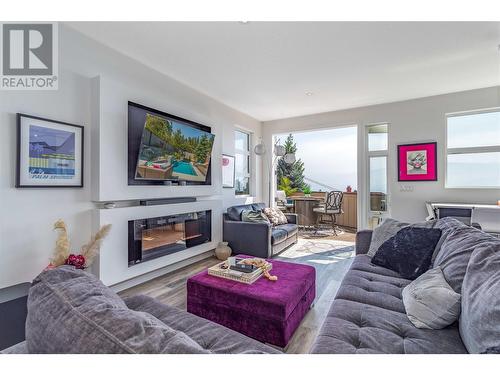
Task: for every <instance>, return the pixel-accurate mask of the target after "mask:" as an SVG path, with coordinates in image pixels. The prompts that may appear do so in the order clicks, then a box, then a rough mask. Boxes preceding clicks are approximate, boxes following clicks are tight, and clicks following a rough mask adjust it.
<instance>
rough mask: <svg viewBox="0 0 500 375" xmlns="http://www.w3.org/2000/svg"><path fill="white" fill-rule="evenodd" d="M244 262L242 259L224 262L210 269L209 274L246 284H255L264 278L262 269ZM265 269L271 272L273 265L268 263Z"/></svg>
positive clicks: (231, 259) (230, 259)
mask: <svg viewBox="0 0 500 375" xmlns="http://www.w3.org/2000/svg"><path fill="white" fill-rule="evenodd" d="M242 261H243V259H241V258H229V259H228V260H226V261H224V262H221V263H219V264H216V265H215V266H212V267H210V268H209V269H208V274H209V275H212V276H217V277H222V278H224V279H229V280H234V281H238V282H240V283H244V284H253V283H254V282H255V281H257V280H258V279H259V278H260V277H261V276H262V273H263V270H262V268H260V267H255V266H250V265H245V264H243V263H242ZM265 267H266V270H267V271H270V270H271V269H272V268H273V265H272V264H271V263H269V262H266V266H265Z"/></svg>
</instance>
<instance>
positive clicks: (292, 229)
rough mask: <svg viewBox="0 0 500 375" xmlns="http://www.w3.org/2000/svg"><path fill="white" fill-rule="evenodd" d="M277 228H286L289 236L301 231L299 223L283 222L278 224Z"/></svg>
mask: <svg viewBox="0 0 500 375" xmlns="http://www.w3.org/2000/svg"><path fill="white" fill-rule="evenodd" d="M275 228H276V229H281V230H284V231H285V232H286V234H287V237H290V236H293V235H294V234H295V233H297V232H298V231H299V227H298V225H297V224H281V225H277V226H276V227H275Z"/></svg>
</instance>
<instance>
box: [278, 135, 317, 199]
mask: <svg viewBox="0 0 500 375" xmlns="http://www.w3.org/2000/svg"><path fill="white" fill-rule="evenodd" d="M284 146H285V151H286V153H287V154H295V153H296V152H297V144H296V143H295V140H294V139H293V134H288V137H287V138H286V141H285V144H284ZM276 174H277V185H278V186H280V185H281V183H282V179H283V177H285V178H288V179H289V181H290V184H289V186H290V188H292V189H297V190H300V191H302V190H303V189H307V187H309V185H308V184H306V183H305V182H304V162H303V161H302V160H300V159H298V160H296V161H295V162H294V163H292V164H287V163H285V160H284V159H283V157H280V158H279V159H278V166H277V168H276Z"/></svg>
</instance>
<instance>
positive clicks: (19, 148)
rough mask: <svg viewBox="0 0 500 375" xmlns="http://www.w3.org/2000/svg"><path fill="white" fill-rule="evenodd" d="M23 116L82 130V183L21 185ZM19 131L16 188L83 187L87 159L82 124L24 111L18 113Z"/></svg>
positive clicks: (17, 133)
mask: <svg viewBox="0 0 500 375" xmlns="http://www.w3.org/2000/svg"><path fill="white" fill-rule="evenodd" d="M22 117H27V118H32V119H35V120H41V121H47V122H53V123H55V124H61V125H66V126H72V127H74V128H79V129H80V130H81V132H82V140H81V148H82V160H81V162H80V168H81V174H80V175H81V179H80V185H21V118H22ZM16 118H17V132H16V137H17V142H16V148H17V150H16V152H17V155H16V185H15V187H16V188H41V189H46V188H82V187H83V179H84V161H85V148H84V145H85V142H84V139H85V133H84V131H85V128H84V126H82V125H76V124H70V123H69V122H63V121H57V120H52V119H48V118H43V117H37V116H31V115H26V114H24V113H17V116H16Z"/></svg>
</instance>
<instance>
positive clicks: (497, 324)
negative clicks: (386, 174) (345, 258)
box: [2, 218, 500, 354]
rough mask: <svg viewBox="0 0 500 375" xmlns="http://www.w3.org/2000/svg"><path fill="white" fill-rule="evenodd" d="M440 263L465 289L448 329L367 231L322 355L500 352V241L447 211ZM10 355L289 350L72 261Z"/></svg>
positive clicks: (47, 289) (38, 295)
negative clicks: (421, 315)
mask: <svg viewBox="0 0 500 375" xmlns="http://www.w3.org/2000/svg"><path fill="white" fill-rule="evenodd" d="M434 227H435V228H439V229H441V230H442V239H443V240H442V241H441V246H440V249H439V251H438V252H437V253H436V254H435V259H434V261H433V266H439V267H440V268H441V270H442V272H443V274H444V276H445V278H446V280H447V282H448V283H449V285H450V286H451V287H452V288H453V289H454V291H455V292H457V293H460V294H461V298H462V300H461V310H462V311H461V315H460V317H459V319H458V321H457V322H455V323H454V324H452V325H450V326H448V327H446V328H444V329H438V330H430V329H419V328H416V327H415V326H414V325H413V324H412V323H411V322H410V321H409V319H408V318H407V316H406V313H405V308H404V305H403V302H402V289H403V288H404V287H405V286H406V285H408V284H409V283H410V282H411V280H407V279H404V278H402V277H401V276H400V275H398V274H397V273H396V272H394V271H391V270H389V269H386V268H383V267H379V266H377V265H374V264H372V263H371V258H370V257H369V256H368V255H366V254H367V252H368V249H369V247H370V242H371V236H372V232H371V231H360V232H358V235H357V238H356V254H357V255H356V257H355V259H354V262H353V264H352V266H351V268H350V270H349V271H348V273H347V274H346V276H345V278H344V279H343V281H342V284H341V286H340V289H339V291H338V293H337V295H336V297H335V299H334V301H333V302H332V305H331V308H330V310H329V313H328V314H327V317H326V319H325V322H324V324H323V326H322V328H321V330H320V333H319V335H318V337H317V338H316V341H315V343H314V345H313V348H312V353H334V354H336V353H342V354H347V353H353V354H354V353H387V354H416V353H429V354H440V353H447V354H450V353H457V354H461V353H499V352H500V293H499V291H500V239H496V238H494V237H492V236H490V235H488V234H486V233H484V232H481V231H480V230H477V229H474V228H472V227H469V226H466V225H464V224H462V223H461V222H459V221H457V220H455V219H452V218H444V219H440V220H437V221H436V222H435V225H434ZM69 343H70V344H69ZM2 353H228V354H229V353H279V352H278V351H276V350H275V349H273V348H271V347H269V346H267V345H264V344H262V343H259V342H257V341H255V340H253V339H250V338H248V337H246V336H244V335H242V334H239V333H237V332H234V331H232V330H230V329H228V328H225V327H222V326H220V325H218V324H215V323H213V322H210V321H208V320H205V319H202V318H200V317H197V316H195V315H192V314H190V313H188V312H185V311H182V310H179V309H176V308H174V307H171V306H167V305H164V304H161V303H160V302H158V301H157V300H155V299H153V298H150V297H146V296H140V295H139V296H134V297H130V298H126V299H125V300H122V299H121V298H120V297H119V296H117V295H116V294H115V293H113V292H112V291H111V290H110V289H109V288H106V287H105V286H104V285H102V283H101V282H100V281H99V280H97V279H96V278H95V277H93V276H92V275H90V274H88V273H86V272H84V271H81V270H75V269H73V268H72V267H70V266H63V267H59V268H58V269H55V270H51V271H48V272H43V273H42V274H40V275H39V276H38V277H37V278H36V279H35V280H34V282H33V285H32V287H31V289H30V293H29V298H28V318H27V320H26V341H25V342H23V343H21V344H18V345H16V346H13V347H11V348H9V349H6V350H4V351H3V352H2Z"/></svg>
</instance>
